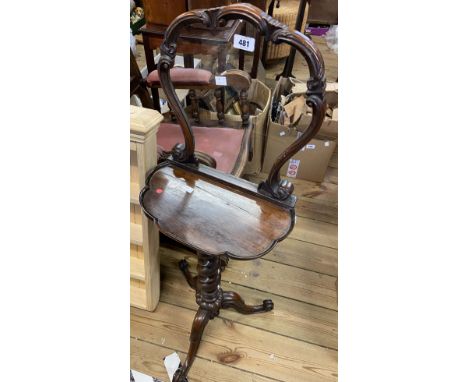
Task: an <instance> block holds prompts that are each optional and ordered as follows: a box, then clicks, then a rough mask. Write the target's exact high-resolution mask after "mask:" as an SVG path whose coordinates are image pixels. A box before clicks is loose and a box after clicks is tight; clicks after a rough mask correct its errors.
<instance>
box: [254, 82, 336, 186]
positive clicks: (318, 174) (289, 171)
mask: <svg viewBox="0 0 468 382" xmlns="http://www.w3.org/2000/svg"><path fill="white" fill-rule="evenodd" d="M293 86H294V83H293V82H292V81H291V80H290V79H289V78H281V79H280V80H279V81H278V84H277V85H276V87H275V89H274V91H273V95H272V105H273V103H274V102H275V101H276V100H279V99H280V98H281V95H285V94H288V93H289V92H290V91H291V89H292V87H293ZM271 113H272V107H270V112H269V113H268V127H267V138H266V142H267V144H266V148H265V154H264V161H263V167H262V171H263V172H266V173H268V172H269V171H270V169H271V167H272V166H273V163H274V161H275V160H276V158H277V157H278V156H279V155H280V154H281V153H282V152H283V151H284V150H285V149H286V148H287V147H288V146H289V145H291V144H292V143H293V142H294V141H295V140H296V139H297V138H298V136H300V135H301V134H302V132H304V131H305V129H307V127H308V126H309V124H310V122H311V120H312V115H308V114H304V115H302V116H301V118H300V120H299V123H298V124H297V125H296V126H292V125H281V124H279V123H276V122H273V121H272V119H271V116H272V114H271ZM336 122H337V121H336ZM334 123H335V122H333V123H331V118H330V119H329V121H327V122H325V124H326V125H327V127H329V128H330V129H329V130H325V133H326V134H325V135H324V134H320V133H321V132H322V131H319V134H318V135H317V136H316V137H315V138H314V139H312V140H311V141H309V143H308V144H307V145H306V146H305V147H304V148H303V149H302V150H300V151H299V152H298V153H297V154H295V155H294V156H293V157H292V158H291V159H290V160H289V161H288V162H286V163H285V164H284V165H283V167H282V168H281V171H280V174H281V175H282V176H286V177H289V178H299V179H304V180H309V181H314V182H321V181H323V178H324V176H325V173H326V171H327V168H328V163H329V162H330V158H331V156H332V155H333V152H334V151H335V148H336V145H337V143H336V137H337V128H336V129H335V130H336V136H335V137H333V132H334V130H333V126H334ZM336 125H337V123H336Z"/></svg>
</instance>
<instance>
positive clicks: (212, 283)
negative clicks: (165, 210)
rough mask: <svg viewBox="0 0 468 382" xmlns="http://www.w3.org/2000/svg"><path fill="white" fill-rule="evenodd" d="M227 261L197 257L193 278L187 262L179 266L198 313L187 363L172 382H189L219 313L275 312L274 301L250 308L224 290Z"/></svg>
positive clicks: (234, 293)
mask: <svg viewBox="0 0 468 382" xmlns="http://www.w3.org/2000/svg"><path fill="white" fill-rule="evenodd" d="M228 260H229V259H228V258H227V257H226V258H224V257H220V256H209V255H204V254H198V266H197V273H198V275H197V276H195V277H194V276H192V274H191V273H190V271H189V264H188V262H187V261H186V260H181V261H180V262H179V268H180V269H181V271H182V272H183V273H184V276H185V278H186V280H187V282H188V284H189V285H190V287H191V288H192V289H194V290H195V291H196V300H197V304H198V306H199V307H198V311H197V313H196V314H195V318H194V320H193V324H192V331H191V333H190V347H189V351H188V353H187V358H186V359H185V362H184V363H183V364H182V365H180V366H179V369H178V370H177V371H176V373H175V374H174V378H173V382H188V380H187V374H188V372H189V370H190V367H191V366H192V364H193V361H194V359H195V356H196V354H197V351H198V347H199V346H200V341H201V339H202V336H203V331H204V330H205V327H206V325H207V324H208V322H209V321H210V320H211V319H213V318H215V317H216V316H218V315H219V310H220V309H221V308H222V309H228V308H233V309H235V310H236V311H238V312H239V313H242V314H253V313H262V312H269V311H271V310H272V309H273V306H274V305H273V301H271V300H264V301H263V304H261V305H247V304H246V303H245V302H244V300H243V299H242V297H241V296H240V295H239V294H238V293H236V292H231V291H227V292H224V291H223V290H222V289H221V285H220V284H221V272H222V271H223V270H224V268H225V267H226V265H227V263H228Z"/></svg>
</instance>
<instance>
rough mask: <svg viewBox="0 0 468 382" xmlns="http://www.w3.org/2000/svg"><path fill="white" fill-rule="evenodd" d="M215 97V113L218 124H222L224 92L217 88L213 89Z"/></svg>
mask: <svg viewBox="0 0 468 382" xmlns="http://www.w3.org/2000/svg"><path fill="white" fill-rule="evenodd" d="M214 93H215V97H216V111H217V116H218V120H219V122H220V123H223V122H224V99H223V98H224V97H223V95H224V92H223V88H217V89H215V92H214Z"/></svg>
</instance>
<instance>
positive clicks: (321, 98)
mask: <svg viewBox="0 0 468 382" xmlns="http://www.w3.org/2000/svg"><path fill="white" fill-rule="evenodd" d="M235 19H242V20H245V21H246V22H249V23H250V24H252V25H253V26H254V27H255V28H257V30H258V31H259V33H260V35H262V36H263V37H264V39H265V40H266V41H271V42H272V43H274V44H281V43H286V44H289V45H291V46H292V47H294V48H296V49H297V51H299V52H300V53H301V54H302V55H303V57H304V58H305V60H306V62H307V65H308V67H309V74H310V78H309V80H308V81H307V92H306V100H307V101H306V102H307V105H308V106H309V107H311V108H312V110H313V117H312V121H311V123H310V125H309V127H308V128H307V129H306V130H305V131H304V133H303V134H302V135H301V137H300V138H298V139H297V140H296V141H295V142H293V143H292V144H291V145H290V146H289V147H287V148H286V149H285V150H284V152H282V153H281V154H280V155H279V156H278V157H277V159H276V160H275V162H274V164H273V166H272V168H271V170H270V173H269V175H268V178H267V179H266V180H265V181H264V182H262V183H260V184H259V186H258V192H259V193H261V194H263V195H266V196H268V197H270V198H273V199H276V200H282V201H287V200H288V199H290V198H291V197H292V193H293V190H294V187H293V185H292V183H291V182H289V181H287V180H281V178H280V176H279V171H280V169H281V167H282V166H283V165H284V164H285V163H286V162H287V161H288V160H289V159H290V158H291V157H292V156H293V155H294V154H296V153H297V152H298V151H299V150H301V149H302V148H303V147H304V146H305V145H306V144H307V143H308V142H309V141H310V140H311V139H312V138H313V137H314V136H315V135H316V134H317V132H318V130H319V129H320V126H321V125H322V121H323V118H324V116H325V109H326V104H325V86H326V81H325V68H324V63H323V59H322V55H321V54H320V52H319V51H318V50H317V48H316V47H315V45H314V44H313V42H312V41H311V40H310V39H309V38H308V37H306V36H305V35H303V34H302V33H300V32H298V31H295V30H291V29H289V28H288V27H287V26H286V25H284V24H282V23H280V22H279V21H277V20H275V19H274V18H272V17H271V16H268V15H267V14H266V13H265V12H263V11H262V10H260V9H259V8H257V7H255V6H253V5H251V4H247V3H237V4H232V5H228V6H224V7H218V8H211V9H198V10H192V11H189V12H185V13H183V14H181V15H179V16H178V17H177V18H176V19H175V20H174V21H173V22H172V23H171V25H169V27H168V28H167V30H166V33H165V36H164V42H163V43H162V45H161V58H160V60H159V65H158V71H159V78H160V81H161V87H162V88H163V90H164V93H165V94H166V96H167V99H168V102H169V104H170V106H171V109H172V111H173V112H174V114H175V116H176V118H177V120H178V121H179V124H180V126H181V128H182V130H183V134H184V140H185V143H184V144H183V145H182V144H181V145H179V146H177V147H176V148H175V149H174V151H173V153H172V160H175V161H177V162H181V163H185V164H188V165H191V166H198V163H197V160H196V157H195V156H194V150H195V140H194V135H193V132H192V129H191V126H190V122H189V119H188V118H187V115H186V114H185V112H184V109H183V107H182V105H181V103H180V102H179V99H178V98H177V95H176V92H175V89H174V86H173V84H172V82H171V80H170V74H169V71H170V69H171V68H172V67H173V66H174V61H175V56H176V49H177V38H178V36H179V33H180V31H181V28H183V27H186V26H188V25H191V24H200V23H201V24H203V25H205V26H206V27H209V28H215V27H219V26H221V27H222V26H223V25H224V24H225V23H226V22H227V21H228V20H235Z"/></svg>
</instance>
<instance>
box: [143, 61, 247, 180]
mask: <svg viewBox="0 0 468 382" xmlns="http://www.w3.org/2000/svg"><path fill="white" fill-rule="evenodd" d="M219 76H221V77H224V78H225V80H226V86H230V87H231V88H233V89H235V90H236V91H237V92H238V94H239V103H240V106H241V111H242V114H241V120H242V121H241V122H233V121H228V120H225V118H224V92H223V89H222V87H220V85H217V84H216V77H215V76H214V75H213V74H212V73H211V72H210V71H208V70H204V69H194V68H172V69H171V70H170V77H171V83H172V86H173V87H174V89H190V91H189V98H190V101H191V112H192V118H191V119H190V120H188V119H186V117H185V116H182V115H176V118H177V120H179V121H181V120H183V121H184V122H185V123H187V124H190V126H191V128H192V131H193V134H194V136H195V141H196V146H195V156H196V157H197V159H198V160H199V161H200V162H201V163H203V164H205V165H208V166H210V167H213V168H216V169H217V170H219V171H222V172H224V173H227V174H232V175H235V176H240V175H241V174H242V172H243V169H244V167H245V164H246V163H247V160H249V159H251V158H252V155H253V151H252V150H253V147H252V125H251V122H250V119H249V104H248V101H247V91H248V89H249V87H250V84H251V79H250V76H249V74H248V73H246V72H244V71H241V70H237V69H232V70H227V71H225V72H223V73H221V74H220V75H219ZM146 82H147V85H148V86H149V87H156V88H159V87H161V83H160V80H159V73H158V71H157V70H155V71H152V72H151V73H150V74H149V75H148V77H147V79H146ZM195 89H214V90H215V91H214V93H215V97H216V110H217V117H218V120H207V119H205V120H202V119H201V118H200V114H199V109H198V99H197V98H196V95H195ZM183 141H184V135H183V133H182V129H181V126H180V125H179V124H177V123H172V122H169V121H166V122H163V123H162V124H161V126H160V128H159V131H158V146H159V147H158V150H159V154H160V160H164V159H166V158H168V157H169V156H170V155H171V153H172V152H173V150H175V149H176V147H177V146H178V144H179V142H183Z"/></svg>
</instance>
